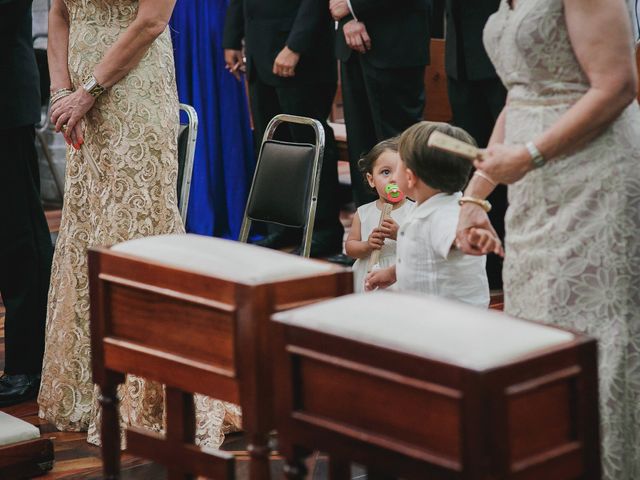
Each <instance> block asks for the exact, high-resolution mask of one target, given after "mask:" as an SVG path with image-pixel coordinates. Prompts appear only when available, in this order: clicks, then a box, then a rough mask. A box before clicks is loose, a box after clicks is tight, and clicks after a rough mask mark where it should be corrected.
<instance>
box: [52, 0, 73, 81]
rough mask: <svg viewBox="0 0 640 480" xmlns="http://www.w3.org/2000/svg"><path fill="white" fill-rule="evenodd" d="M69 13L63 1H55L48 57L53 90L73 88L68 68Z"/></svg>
mask: <svg viewBox="0 0 640 480" xmlns="http://www.w3.org/2000/svg"><path fill="white" fill-rule="evenodd" d="M68 48H69V12H68V11H67V7H66V6H65V4H64V2H63V1H62V0H54V1H53V4H52V5H51V10H50V11H49V40H48V44H47V57H48V62H49V75H50V76H51V90H52V91H55V90H58V89H61V88H71V78H70V76H69V67H68Z"/></svg>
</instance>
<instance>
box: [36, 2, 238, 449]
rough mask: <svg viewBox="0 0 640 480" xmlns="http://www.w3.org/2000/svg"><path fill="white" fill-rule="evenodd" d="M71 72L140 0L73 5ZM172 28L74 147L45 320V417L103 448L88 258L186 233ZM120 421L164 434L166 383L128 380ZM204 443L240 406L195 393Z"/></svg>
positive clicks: (112, 93)
mask: <svg viewBox="0 0 640 480" xmlns="http://www.w3.org/2000/svg"><path fill="white" fill-rule="evenodd" d="M65 3H66V5H67V8H68V10H69V17H70V32H69V61H68V65H69V73H70V74H71V80H72V82H73V84H74V86H78V85H81V84H82V82H83V81H84V80H85V79H86V78H87V77H88V76H89V75H91V73H92V72H93V69H94V67H95V65H96V64H97V63H98V62H99V61H100V60H101V58H102V57H103V55H104V53H105V52H106V50H107V49H108V48H109V47H110V46H111V45H112V44H113V43H114V42H115V41H116V40H117V38H118V36H119V35H120V34H121V33H122V32H123V31H124V30H125V29H126V28H127V26H128V25H129V24H130V23H131V22H132V21H133V19H134V18H135V17H136V14H137V10H138V3H137V1H134V0H66V1H65ZM174 72H175V69H174V63H173V50H172V46H171V38H170V36H169V32H168V30H167V31H165V32H164V33H163V34H162V35H160V37H159V38H158V39H157V40H156V41H155V42H154V43H153V45H152V46H151V47H150V49H149V51H148V52H147V53H146V55H145V56H144V58H143V59H142V60H141V61H140V63H139V65H138V66H137V67H135V68H134V69H133V70H132V71H131V72H130V73H129V74H128V75H127V76H126V77H125V78H124V79H122V80H121V81H120V82H118V83H117V84H116V85H115V86H114V87H113V88H111V89H110V90H109V91H108V92H107V93H105V94H103V95H102V96H101V97H99V98H98V101H97V103H96V105H95V106H94V107H93V108H92V110H91V111H90V112H89V113H88V114H87V117H86V129H85V143H84V145H83V146H82V148H81V149H80V150H79V151H76V150H73V149H68V154H67V167H66V183H65V194H64V206H63V211H62V224H61V227H60V235H59V237H58V241H57V245H56V250H55V256H54V260H53V271H52V277H51V289H50V291H49V306H48V315H47V331H46V351H45V356H44V362H43V372H42V382H41V388H40V395H39V397H38V403H39V406H40V417H42V418H45V419H46V420H48V421H49V422H51V423H52V424H53V425H55V426H56V427H57V428H58V429H60V430H72V431H84V430H87V428H89V435H88V440H89V441H90V442H92V443H98V442H99V439H100V437H99V428H97V427H99V422H97V421H96V419H97V418H99V408H98V405H97V401H96V392H95V391H94V385H93V383H92V380H91V364H90V362H91V351H90V330H89V292H88V275H87V261H86V258H87V257H86V252H87V248H88V247H90V246H96V245H99V246H110V245H113V244H114V243H118V242H122V241H125V240H131V239H134V238H139V237H144V236H149V235H159V234H164V233H175V232H183V231H184V229H183V226H182V222H181V219H180V214H179V212H178V208H177V198H176V197H177V195H176V181H177V180H176V179H177V134H178V125H179V119H178V98H177V91H176V84H175V74H174ZM120 397H121V417H122V424H123V426H125V425H136V426H139V427H144V428H148V429H151V430H154V431H162V429H163V410H164V408H163V407H164V405H163V404H164V395H163V390H162V386H161V385H158V384H156V383H154V382H147V381H145V380H143V379H141V378H136V377H133V376H129V377H128V378H127V382H126V384H125V385H124V386H123V387H122V388H121V389H120ZM195 401H196V415H197V432H196V435H197V440H198V442H199V443H200V444H202V445H206V446H211V447H217V446H219V445H220V443H222V439H223V438H224V436H223V430H224V429H230V428H233V427H237V426H239V423H240V411H239V407H237V406H235V405H229V404H226V403H223V402H220V401H218V400H214V399H211V398H207V397H203V396H196V400H195Z"/></svg>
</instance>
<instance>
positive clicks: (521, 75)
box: [484, 0, 640, 480]
mask: <svg viewBox="0 0 640 480" xmlns="http://www.w3.org/2000/svg"><path fill="white" fill-rule="evenodd" d="M603 34H604V33H603ZM484 37H485V38H484V40H485V45H486V47H487V51H488V53H489V55H490V57H491V59H492V61H493V63H494V64H495V66H496V69H497V71H498V73H499V75H500V76H501V78H502V80H503V82H504V83H505V85H506V86H507V88H508V90H509V104H508V106H507V111H506V139H505V141H506V143H508V144H523V143H525V142H527V141H530V140H533V139H535V138H536V137H537V136H538V135H539V134H541V133H542V132H543V131H545V130H547V129H549V128H552V126H553V125H554V123H555V122H556V121H557V120H558V119H559V117H560V116H561V115H562V114H563V113H565V112H566V111H567V110H568V109H569V108H570V107H571V105H572V104H573V103H575V102H576V101H577V100H578V99H579V98H580V97H581V95H583V94H584V93H585V92H586V91H587V90H588V88H589V83H588V80H587V78H586V76H585V75H584V73H583V71H582V69H581V68H580V65H579V63H578V61H577V60H576V57H575V55H574V52H573V49H572V47H571V43H570V40H569V36H568V32H567V27H566V23H565V16H564V6H563V1H562V0H518V1H517V4H516V6H515V9H513V10H512V9H511V8H510V7H509V5H508V4H507V2H506V0H504V1H503V2H502V4H501V6H500V9H499V10H498V12H496V14H494V15H493V16H492V17H491V18H490V20H489V22H488V23H487V26H486V27H485V32H484ZM629 41H630V42H631V39H630V40H629ZM509 204H510V206H509V210H508V213H507V218H506V232H507V233H506V251H507V256H506V259H505V263H504V285H505V287H504V288H505V310H506V311H507V312H508V313H510V314H512V315H515V316H518V317H521V318H525V319H530V320H537V321H541V322H545V323H548V324H554V325H559V326H562V327H568V328H572V329H575V330H578V331H581V332H585V333H587V334H589V335H592V336H594V337H596V338H597V339H598V342H599V377H600V378H599V381H600V416H601V439H602V447H603V448H602V463H603V468H604V477H603V478H605V479H607V480H637V479H638V478H640V112H639V109H638V105H637V103H636V102H634V103H633V104H632V105H631V106H629V107H628V108H627V109H626V110H625V111H624V112H623V113H622V114H621V115H620V117H619V118H618V119H617V120H615V121H614V122H613V123H612V124H611V125H610V126H609V127H608V128H607V129H606V131H605V132H604V133H602V134H601V135H600V136H599V137H597V138H596V139H595V140H593V141H591V142H589V143H588V144H586V145H584V146H582V147H579V148H578V149H577V150H576V151H574V152H573V153H571V154H570V155H567V156H565V157H563V158H557V159H554V160H553V161H552V162H551V163H549V164H547V165H546V166H544V167H543V168H540V169H537V170H534V171H532V172H530V173H529V174H527V175H526V177H525V178H524V179H522V180H521V181H519V182H517V183H516V184H514V185H512V186H511V187H510V188H509Z"/></svg>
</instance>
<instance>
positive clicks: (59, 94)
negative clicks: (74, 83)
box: [49, 88, 73, 107]
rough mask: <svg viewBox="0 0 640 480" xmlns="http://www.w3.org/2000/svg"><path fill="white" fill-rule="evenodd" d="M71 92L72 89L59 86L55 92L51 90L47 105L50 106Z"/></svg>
mask: <svg viewBox="0 0 640 480" xmlns="http://www.w3.org/2000/svg"><path fill="white" fill-rule="evenodd" d="M72 93H73V90H71V89H69V88H60V89H58V90H56V91H55V92H53V93H52V94H51V98H50V100H49V107H52V106H53V104H54V103H56V102H57V101H58V100H60V99H62V98H64V97H68V96H69V95H71V94H72Z"/></svg>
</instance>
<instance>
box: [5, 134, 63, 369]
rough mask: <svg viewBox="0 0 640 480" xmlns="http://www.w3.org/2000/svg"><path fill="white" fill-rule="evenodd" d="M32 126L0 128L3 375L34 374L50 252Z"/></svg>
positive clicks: (39, 352)
mask: <svg viewBox="0 0 640 480" xmlns="http://www.w3.org/2000/svg"><path fill="white" fill-rule="evenodd" d="M34 141H35V134H34V127H33V126H23V127H15V128H7V129H0V294H1V295H2V301H3V303H4V306H5V309H6V314H5V315H6V316H5V347H6V350H5V373H7V374H10V375H14V374H39V373H40V370H41V368H42V356H43V353H44V329H45V321H46V310H47V309H46V305H47V294H48V290H49V277H50V275H51V260H52V256H53V248H52V245H51V236H50V234H49V228H48V226H47V221H46V219H45V216H44V212H43V210H42V205H41V203H40V177H39V174H38V156H37V153H36V149H35V143H34Z"/></svg>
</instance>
